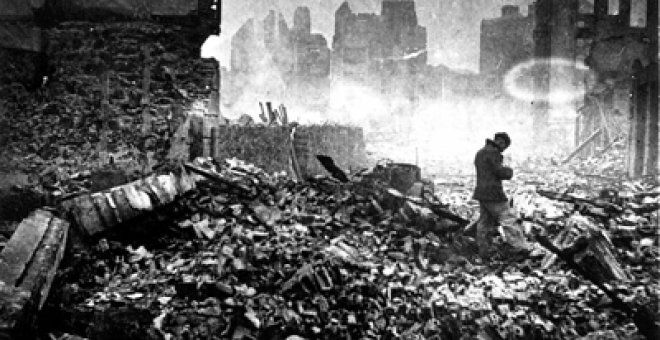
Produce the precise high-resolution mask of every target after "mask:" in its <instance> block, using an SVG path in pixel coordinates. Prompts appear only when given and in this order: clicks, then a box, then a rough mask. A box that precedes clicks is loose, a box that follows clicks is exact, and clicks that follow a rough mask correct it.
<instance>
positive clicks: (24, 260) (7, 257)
mask: <svg viewBox="0 0 660 340" xmlns="http://www.w3.org/2000/svg"><path fill="white" fill-rule="evenodd" d="M52 218H53V214H51V213H50V212H49V211H45V210H36V211H34V212H33V213H32V214H30V216H28V218H26V219H24V220H23V221H22V222H21V224H20V225H19V226H18V228H17V229H16V231H15V232H14V235H12V237H11V239H9V242H7V245H6V246H5V249H3V250H2V253H0V281H2V282H4V283H6V284H8V285H10V286H14V285H16V283H17V282H18V280H19V279H20V277H21V275H23V272H24V271H25V268H26V267H27V265H28V262H29V261H30V259H31V258H32V254H34V251H35V250H36V249H37V247H38V246H39V242H41V239H42V238H43V236H44V233H45V232H46V229H48V225H49V223H50V220H51V219H52Z"/></svg>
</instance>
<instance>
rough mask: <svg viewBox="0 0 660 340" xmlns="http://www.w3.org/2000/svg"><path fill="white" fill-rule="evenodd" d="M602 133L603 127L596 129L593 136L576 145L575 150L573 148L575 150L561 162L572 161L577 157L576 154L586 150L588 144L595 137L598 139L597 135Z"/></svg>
mask: <svg viewBox="0 0 660 340" xmlns="http://www.w3.org/2000/svg"><path fill="white" fill-rule="evenodd" d="M601 133H603V128H600V129H598V130H596V131H594V133H592V134H591V136H589V137H587V139H585V140H584V141H583V142H582V143H580V145H578V147H576V148H575V150H573V152H571V153H570V154H569V155H568V156H567V157H566V158H565V159H564V160H563V161H562V162H561V164H566V163H568V162H570V161H571V160H572V159H573V158H575V156H577V155H578V154H579V153H580V152H581V151H582V150H584V148H585V147H586V146H587V145H589V144H590V143H591V142H593V141H594V139H596V137H598V136H599V135H600V134H601Z"/></svg>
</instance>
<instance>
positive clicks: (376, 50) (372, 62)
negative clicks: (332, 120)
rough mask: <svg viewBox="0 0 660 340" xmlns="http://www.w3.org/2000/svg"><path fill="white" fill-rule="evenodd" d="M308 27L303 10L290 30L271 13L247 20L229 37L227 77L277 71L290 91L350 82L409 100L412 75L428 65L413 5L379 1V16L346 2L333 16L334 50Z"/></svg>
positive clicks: (407, 1) (397, 0)
mask: <svg viewBox="0 0 660 340" xmlns="http://www.w3.org/2000/svg"><path fill="white" fill-rule="evenodd" d="M311 24H312V23H311V15H310V10H309V8H307V7H298V8H297V9H296V10H295V12H294V15H293V26H292V27H291V28H289V26H288V24H287V21H286V19H285V18H284V17H283V16H282V14H281V13H278V12H275V11H274V10H271V11H270V12H269V14H268V15H267V16H266V18H264V19H263V20H261V21H257V20H255V19H249V20H248V21H246V23H245V24H244V25H243V26H241V28H240V29H239V30H238V31H237V32H236V34H234V36H233V37H232V40H231V72H232V73H234V74H238V75H248V74H251V73H258V72H261V71H263V70H267V71H269V72H270V71H271V70H272V69H276V70H277V71H278V72H279V75H280V76H281V78H282V80H283V81H284V83H286V84H288V85H291V86H296V85H297V84H299V83H301V82H302V83H308V82H311V83H316V84H317V85H320V86H323V85H324V84H318V83H319V82H320V83H323V82H324V81H341V80H351V81H356V82H359V83H362V84H365V85H369V86H372V87H374V88H375V89H378V90H380V91H381V92H383V93H398V94H403V95H407V96H413V93H414V89H413V88H412V87H413V86H414V78H415V75H416V74H418V73H420V71H421V70H422V68H423V67H425V66H426V63H427V56H426V40H427V36H426V29H425V28H424V27H422V26H420V25H419V24H418V22H417V13H416V7H415V1H413V0H403V1H401V0H383V3H382V10H381V13H379V14H376V13H355V12H353V11H352V9H351V8H350V5H349V4H348V2H344V3H343V4H341V5H340V6H339V8H338V9H337V10H336V12H335V32H334V36H333V37H332V44H331V46H332V48H330V47H328V42H327V40H326V38H325V37H324V36H323V35H322V34H319V33H312V32H311ZM399 84H404V86H399Z"/></svg>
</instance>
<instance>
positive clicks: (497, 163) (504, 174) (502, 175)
mask: <svg viewBox="0 0 660 340" xmlns="http://www.w3.org/2000/svg"><path fill="white" fill-rule="evenodd" d="M488 162H489V163H490V166H491V169H493V171H494V172H495V175H496V176H497V178H499V179H501V180H509V179H511V178H513V169H511V168H509V167H508V166H504V165H502V156H494V157H488Z"/></svg>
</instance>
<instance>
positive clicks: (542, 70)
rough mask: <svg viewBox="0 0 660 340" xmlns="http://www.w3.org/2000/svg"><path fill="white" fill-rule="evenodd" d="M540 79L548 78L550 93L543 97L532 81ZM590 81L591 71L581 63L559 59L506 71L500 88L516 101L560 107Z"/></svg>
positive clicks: (585, 87)
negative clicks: (546, 102) (543, 103)
mask: <svg viewBox="0 0 660 340" xmlns="http://www.w3.org/2000/svg"><path fill="white" fill-rule="evenodd" d="M543 78H549V79H547V81H549V83H550V91H549V93H548V94H547V97H546V96H544V95H543V94H540V93H536V91H535V90H534V82H535V81H538V80H544V79H543ZM594 81H595V74H594V72H593V71H591V70H590V69H589V67H587V65H585V64H584V63H582V62H578V61H571V60H569V59H563V58H548V59H532V60H528V61H526V62H523V63H520V64H518V65H516V66H514V67H513V68H512V69H511V70H509V72H507V74H506V75H505V77H504V88H505V89H506V91H507V92H508V93H509V94H510V95H511V96H513V97H515V98H517V99H520V100H524V101H529V102H532V101H548V102H551V103H554V104H561V103H567V102H571V101H573V100H576V99H578V98H580V97H582V96H584V94H585V93H586V91H587V90H588V89H589V88H590V87H591V86H592V85H593V83H594Z"/></svg>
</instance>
